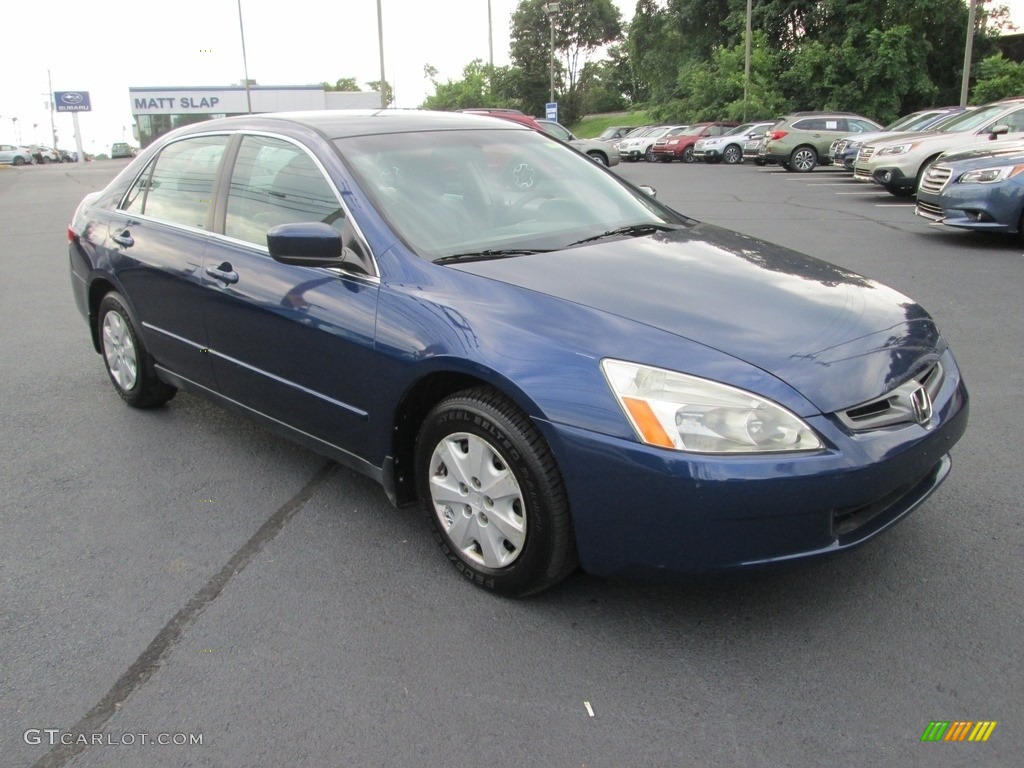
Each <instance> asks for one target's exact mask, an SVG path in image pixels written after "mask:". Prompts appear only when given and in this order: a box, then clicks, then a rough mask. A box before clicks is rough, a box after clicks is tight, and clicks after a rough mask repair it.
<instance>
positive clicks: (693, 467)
mask: <svg viewBox="0 0 1024 768" xmlns="http://www.w3.org/2000/svg"><path fill="white" fill-rule="evenodd" d="M947 355H948V363H944V365H945V366H946V370H947V372H951V373H952V374H953V375H950V376H948V378H947V380H946V382H945V384H944V385H943V387H942V390H941V392H940V393H939V396H938V397H937V398H936V402H935V410H934V414H933V420H932V422H931V424H930V425H929V428H927V429H926V428H924V427H919V426H917V425H911V426H904V427H901V428H899V429H880V430H875V431H873V432H867V433H860V434H850V433H848V432H845V431H844V430H843V429H842V428H841V427H840V426H839V425H838V424H836V423H835V422H834V421H833V420H832V419H831V418H829V417H826V416H819V417H816V418H815V419H814V420H811V423H812V426H814V427H815V429H816V430H817V431H818V432H819V434H821V435H822V436H823V437H825V439H826V442H827V443H829V444H831V448H830V449H829V450H824V451H820V452H817V453H814V454H806V455H800V454H779V455H766V456H756V457H755V456H750V457H739V456H736V457H717V456H702V455H696V454H684V453H678V452H674V451H666V450H663V449H658V448H651V447H648V446H644V445H640V444H638V443H635V442H630V441H624V440H620V439H615V438H610V437H607V436H604V435H599V434H595V433H592V432H586V431H583V430H579V429H575V428H571V427H566V426H564V425H556V424H551V423H548V422H539V426H540V427H541V429H542V431H543V432H544V434H545V436H546V437H547V439H548V441H549V443H550V444H551V446H552V448H553V450H554V452H555V455H556V457H557V460H558V462H559V468H560V470H561V472H562V475H563V478H564V480H565V483H566V486H567V489H568V491H569V499H570V502H571V505H572V514H573V524H574V527H575V532H576V541H577V548H578V551H579V556H580V563H581V565H582V567H583V569H584V570H586V571H587V572H588V573H592V574H597V575H628V576H632V577H645V576H652V575H656V576H658V577H660V578H666V577H670V576H672V575H677V576H678V575H685V574H699V573H711V572H720V571H728V570H733V569H739V568H745V567H750V566H760V565H767V564H773V563H785V562H792V561H798V560H804V559H810V558H815V557H821V556H827V555H832V554H835V553H838V552H842V551H844V550H847V549H850V548H852V547H856V546H858V545H860V544H863V543H864V542H866V541H868V540H870V539H872V538H874V537H875V536H877V535H878V534H880V533H881V532H883V531H884V530H886V529H887V528H889V527H891V526H892V525H894V524H895V523H896V522H898V521H899V520H901V519H902V518H903V517H905V516H906V515H907V514H909V513H910V512H911V511H912V510H913V509H915V508H916V507H917V506H918V505H919V504H920V503H921V502H922V501H924V500H925V499H926V498H927V497H928V496H929V495H930V494H931V493H932V491H934V490H935V489H936V488H937V487H938V486H939V484H941V483H942V481H943V480H944V479H945V477H946V475H947V474H948V472H949V467H950V458H949V455H948V454H949V451H950V449H951V448H952V447H953V445H954V444H955V443H956V442H957V441H958V440H959V439H960V437H961V436H962V435H963V432H964V430H965V428H966V425H967V417H968V396H967V391H966V389H965V388H964V386H963V383H962V381H961V379H960V375H959V372H958V371H957V369H956V366H955V362H953V360H952V356H951V355H949V353H947Z"/></svg>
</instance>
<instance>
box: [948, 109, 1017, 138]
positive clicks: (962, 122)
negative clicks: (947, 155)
mask: <svg viewBox="0 0 1024 768" xmlns="http://www.w3.org/2000/svg"><path fill="white" fill-rule="evenodd" d="M1006 109H1007V105H1006V104H990V105H989V106H987V107H978V108H977V109H975V110H974V111H973V112H964V113H963V114H962V115H957V116H956V117H955V118H953V119H952V120H948V121H947V122H945V123H943V124H942V125H941V126H933V127H934V128H935V130H937V131H942V132H943V133H957V132H959V131H971V130H974V129H975V128H981V126H983V125H985V124H986V123H987V122H988V121H989V120H991V119H992V118H994V117H996V116H998V115H1001V114H1002V113H1003V112H1005V111H1006Z"/></svg>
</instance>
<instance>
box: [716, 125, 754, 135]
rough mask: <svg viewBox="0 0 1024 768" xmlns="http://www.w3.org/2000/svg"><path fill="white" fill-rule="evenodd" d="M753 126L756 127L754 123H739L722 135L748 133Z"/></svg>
mask: <svg viewBox="0 0 1024 768" xmlns="http://www.w3.org/2000/svg"><path fill="white" fill-rule="evenodd" d="M753 127H754V124H753V123H745V124H743V125H737V126H736V127H735V128H732V129H730V130H729V131H727V132H726V133H723V134H722V135H723V136H739V135H740V134H741V133H746V132H747V131H749V130H750V129H751V128H753Z"/></svg>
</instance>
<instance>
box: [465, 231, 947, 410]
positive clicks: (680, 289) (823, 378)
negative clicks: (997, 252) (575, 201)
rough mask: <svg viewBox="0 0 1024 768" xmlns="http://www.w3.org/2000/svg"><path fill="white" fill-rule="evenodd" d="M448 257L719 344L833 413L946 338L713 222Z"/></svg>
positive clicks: (882, 292) (890, 303) (875, 287)
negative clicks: (475, 257) (568, 244)
mask: <svg viewBox="0 0 1024 768" xmlns="http://www.w3.org/2000/svg"><path fill="white" fill-rule="evenodd" d="M453 266H454V268H456V269H459V270H462V271H464V272H469V273H473V274H476V275H479V276H482V277H487V278H491V279H494V280H500V281H502V282H505V283H508V284H512V285H516V286H520V287H522V288H527V289H530V290H533V291H537V292H540V293H542V294H545V295H548V296H551V297H555V298H558V299H561V300H564V301H569V302H573V303H576V304H580V305H583V306H587V307H592V308H595V309H597V310H600V311H602V312H606V313H611V314H613V315H616V316H619V317H623V318H628V319H630V320H633V321H635V322H637V323H638V324H643V325H647V326H650V327H653V328H657V329H660V330H662V331H666V332H669V333H672V334H675V335H677V336H680V337H684V338H687V339H689V340H691V341H694V342H697V343H699V344H703V345H705V346H708V347H712V348H714V349H717V350H719V351H721V352H724V353H726V354H728V355H731V356H732V357H735V358H738V359H741V360H744V361H746V362H748V363H750V364H752V365H755V366H757V367H758V368H761V369H763V370H765V371H768V372H770V373H771V374H773V375H775V376H777V377H778V378H780V379H781V380H783V381H785V382H786V383H787V384H789V385H790V386H791V387H793V388H794V389H796V390H797V391H798V392H800V393H801V394H802V395H803V396H804V397H805V398H806V399H807V400H809V401H810V402H811V403H812V404H813V405H814V406H815V407H817V408H819V409H820V410H821V411H822V412H826V413H827V412H832V411H836V410H839V409H841V408H848V407H850V406H852V405H856V404H859V403H862V402H864V401H866V400H869V399H871V398H874V397H876V396H878V395H880V394H883V393H885V392H887V391H889V390H891V389H893V388H894V387H896V386H898V385H899V384H901V383H903V382H904V381H906V379H908V378H909V377H910V376H912V375H915V374H917V373H919V372H920V370H921V369H922V368H923V367H924V366H925V365H926V364H927V362H929V361H931V360H934V359H935V358H936V357H937V356H938V354H939V352H940V351H941V347H942V346H943V342H942V340H941V337H940V335H939V332H938V330H937V329H936V327H935V324H934V323H933V321H932V319H931V317H929V316H928V314H927V313H926V312H925V311H924V310H923V309H922V308H921V307H920V306H919V305H917V304H916V303H914V302H913V301H911V300H910V299H908V298H907V297H905V296H903V295H902V294H900V293H897V292H896V291H894V290H892V289H891V288H888V287H886V286H883V285H881V284H879V283H876V282H874V281H872V280H868V279H867V278H864V277H861V276H859V275H856V274H854V273H852V272H848V271H846V270H844V269H842V268H840V267H837V266H835V265H833V264H830V263H828V262H824V261H820V260H818V259H814V258H812V257H809V256H805V255H803V254H799V253H796V252H794V251H790V250H788V249H786V248H782V247H780V246H776V245H772V244H770V243H765V242H763V241H759V240H756V239H753V238H750V237H747V236H745V235H741V234H739V233H735V232H730V231H728V230H723V229H719V228H717V227H714V226H712V225H708V224H697V225H695V226H692V227H689V228H686V229H681V230H678V231H672V232H666V233H659V234H656V235H651V236H647V237H639V238H631V239H623V240H614V241H607V242H601V243H595V244H590V245H587V246H581V247H578V248H570V249H567V250H564V251H557V252H552V253H541V254H532V255H526V256H518V257H513V258H506V259H498V260H490V261H477V262H467V263H462V264H455V265H453ZM637 332H638V333H641V332H642V330H641V329H640V328H638V329H637ZM636 362H646V363H649V364H653V365H659V364H663V363H662V362H659V361H655V360H638V361H636Z"/></svg>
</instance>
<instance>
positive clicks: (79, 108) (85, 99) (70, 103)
mask: <svg viewBox="0 0 1024 768" xmlns="http://www.w3.org/2000/svg"><path fill="white" fill-rule="evenodd" d="M53 103H54V104H55V105H56V106H57V111H58V112H92V105H91V104H90V103H89V92H88V91H54V92H53Z"/></svg>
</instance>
